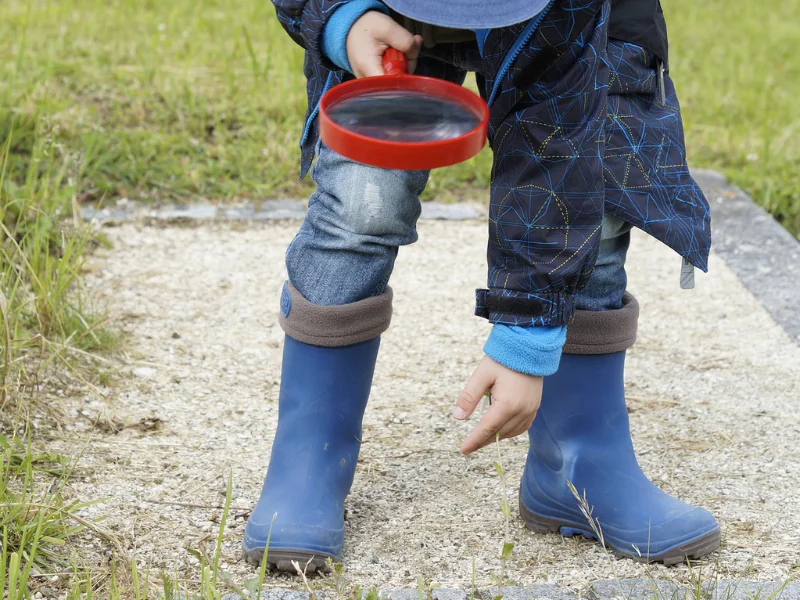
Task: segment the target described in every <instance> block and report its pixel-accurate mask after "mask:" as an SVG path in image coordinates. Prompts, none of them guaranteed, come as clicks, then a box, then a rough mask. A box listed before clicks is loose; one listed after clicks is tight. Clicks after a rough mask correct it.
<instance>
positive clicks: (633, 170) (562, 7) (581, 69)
mask: <svg viewBox="0 0 800 600" xmlns="http://www.w3.org/2000/svg"><path fill="white" fill-rule="evenodd" d="M342 1H343V0H273V2H274V4H275V6H276V9H277V13H278V17H279V19H280V21H281V23H282V25H283V26H284V28H285V29H286V30H287V32H288V33H289V35H290V36H291V37H292V39H294V40H295V41H296V42H297V43H298V44H300V45H301V46H302V47H303V48H305V49H306V58H305V74H306V77H307V81H308V86H307V87H308V89H307V91H308V106H309V109H308V114H307V119H306V124H305V128H304V131H303V133H302V137H301V144H300V145H301V149H302V159H301V176H304V175H305V173H306V172H307V171H308V169H309V167H310V166H311V162H312V161H313V158H314V148H315V147H316V140H317V123H316V118H315V117H316V113H317V106H318V103H319V99H320V98H321V96H322V95H323V93H324V92H325V91H326V90H327V89H329V88H330V87H332V86H333V85H336V84H337V83H340V82H341V81H343V80H346V79H348V78H350V77H351V75H350V74H349V73H347V72H345V71H341V70H339V69H338V67H336V66H335V65H333V64H332V63H331V62H330V61H329V60H328V59H327V58H326V57H325V56H324V54H323V52H322V50H321V44H322V30H323V28H324V26H325V23H326V22H327V19H328V18H329V17H330V15H331V14H332V12H333V11H334V10H335V9H336V8H338V6H339V5H340V4H341V3H342ZM608 19H609V5H608V3H607V2H605V1H604V0H554V2H553V3H552V5H551V7H550V8H549V9H548V10H547V11H546V12H545V13H544V14H543V15H540V17H537V18H536V19H534V20H533V21H532V22H529V23H521V24H519V25H515V26H512V27H507V28H503V29H493V30H490V31H488V32H487V33H486V34H485V35H484V36H481V38H482V39H481V41H482V44H481V45H482V49H481V50H482V51H481V52H480V58H479V68H475V70H476V75H477V79H478V84H479V88H480V91H481V95H482V96H483V97H484V99H486V100H487V101H488V102H489V103H490V127H489V143H490V145H491V147H492V150H493V153H494V164H493V169H492V179H491V204H490V209H489V247H488V264H489V274H488V286H487V289H483V290H478V291H477V303H476V314H478V315H480V316H483V317H486V318H487V319H489V320H490V321H491V322H493V323H503V324H509V325H523V326H532V325H534V326H560V325H565V324H567V323H569V321H570V320H571V318H572V316H573V314H574V304H573V295H574V294H575V293H576V292H577V291H579V290H581V289H582V288H583V287H584V286H585V285H586V283H587V281H588V279H589V276H590V275H591V272H592V269H593V267H594V264H595V261H596V258H597V252H598V247H599V242H600V226H601V222H602V216H603V212H604V211H608V212H610V213H612V214H614V215H615V216H617V217H620V218H622V219H624V220H625V221H627V222H629V223H632V224H634V225H636V226H637V227H640V228H641V229H643V230H644V231H646V232H648V233H650V234H651V235H653V236H655V237H657V238H658V239H660V240H662V241H663V242H664V243H666V244H667V245H669V246H670V247H672V248H673V249H674V250H675V251H677V252H678V253H679V254H680V255H681V256H683V257H684V258H686V259H688V260H689V261H690V262H691V263H693V264H694V265H695V266H697V267H699V268H701V269H703V270H706V269H707V258H708V252H709V246H710V228H709V210H708V204H707V202H706V200H705V198H704V197H703V194H702V192H701V191H700V189H699V188H698V186H697V185H696V184H695V182H694V181H693V180H692V178H691V176H690V175H689V171H688V168H687V166H686V156H685V148H684V141H683V127H682V123H681V117H680V110H679V107H678V102H677V98H676V96H675V91H674V88H673V86H672V83H671V81H670V79H669V77H668V76H665V77H664V78H663V79H664V85H663V86H662V88H661V89H659V87H658V76H659V73H658V64H659V63H658V60H657V58H656V57H655V55H653V54H652V53H651V52H649V51H648V50H645V49H644V48H642V47H641V46H638V45H635V44H630V43H624V42H621V41H616V40H612V41H611V43H608ZM472 46H473V47H474V49H464V48H461V47H460V46H459V45H451V46H450V47H437V48H436V49H434V51H433V53H432V54H431V55H430V56H428V57H427V59H426V58H425V57H423V58H422V59H421V60H420V62H419V65H418V72H419V73H421V74H424V75H429V76H434V77H441V78H444V79H448V80H450V81H455V82H457V83H461V82H463V80H464V77H465V75H466V66H465V63H467V62H469V61H462V60H460V59H459V57H460V56H464V55H465V53H468V52H470V51H473V52H477V51H478V49H477V44H475V43H473V44H472ZM472 64H474V62H473V63H472ZM662 96H663V98H662Z"/></svg>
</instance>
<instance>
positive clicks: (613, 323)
mask: <svg viewBox="0 0 800 600" xmlns="http://www.w3.org/2000/svg"><path fill="white" fill-rule="evenodd" d="M638 321H639V303H638V302H637V301H636V298H634V297H633V296H632V295H630V294H629V293H628V292H625V295H624V296H623V298H622V308H620V309H619V310H607V311H602V312H595V311H590V310H577V311H575V318H574V319H573V320H572V322H571V323H570V324H569V325H568V326H567V343H566V344H565V345H564V350H563V351H564V353H565V354H611V353H613V352H621V351H622V350H627V349H628V348H630V347H631V346H633V343H634V342H635V341H636V326H637V324H638Z"/></svg>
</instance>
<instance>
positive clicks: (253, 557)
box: [242, 548, 333, 575]
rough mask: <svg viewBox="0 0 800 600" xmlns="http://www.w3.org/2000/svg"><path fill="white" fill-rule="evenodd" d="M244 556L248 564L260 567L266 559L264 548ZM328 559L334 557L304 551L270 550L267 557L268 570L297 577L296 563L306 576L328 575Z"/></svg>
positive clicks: (251, 551) (245, 553)
mask: <svg viewBox="0 0 800 600" xmlns="http://www.w3.org/2000/svg"><path fill="white" fill-rule="evenodd" d="M242 554H243V555H244V559H245V560H246V561H247V562H248V563H250V564H251V565H255V566H256V567H260V566H261V561H262V560H263V558H264V548H256V549H254V550H250V551H249V552H242ZM328 559H331V560H332V559H333V557H331V556H327V555H324V554H314V553H313V552H304V551H302V550H270V551H269V554H268V555H267V569H268V570H270V571H281V572H283V573H292V574H294V575H297V569H295V568H294V565H293V564H292V563H293V562H296V563H297V564H298V566H299V567H300V570H301V571H303V572H305V573H306V574H312V573H328V572H330V569H329V568H328V565H327V562H328Z"/></svg>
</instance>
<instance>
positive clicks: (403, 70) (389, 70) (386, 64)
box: [383, 48, 408, 75]
mask: <svg viewBox="0 0 800 600" xmlns="http://www.w3.org/2000/svg"><path fill="white" fill-rule="evenodd" d="M383 72H384V73H385V74H386V75H406V74H407V73H408V59H407V58H406V55H405V54H403V53H402V52H400V50H395V49H394V48H389V49H388V50H387V51H386V52H384V53H383Z"/></svg>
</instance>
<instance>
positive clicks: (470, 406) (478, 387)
mask: <svg viewBox="0 0 800 600" xmlns="http://www.w3.org/2000/svg"><path fill="white" fill-rule="evenodd" d="M494 380H495V376H494V373H492V371H491V370H490V369H487V368H486V366H485V363H484V362H481V363H480V364H479V365H478V368H476V369H475V371H474V372H473V373H472V377H470V378H469V381H468V382H467V385H466V386H464V389H463V390H461V393H460V394H459V395H458V400H456V407H455V408H454V409H453V416H454V417H455V418H456V419H458V420H459V421H463V420H464V419H466V418H468V417H469V416H470V415H471V414H472V413H473V412H474V411H475V409H476V408H477V407H478V403H479V402H480V401H481V398H483V395H484V393H486V390H488V389H489V388H490V387H492V385H494Z"/></svg>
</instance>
